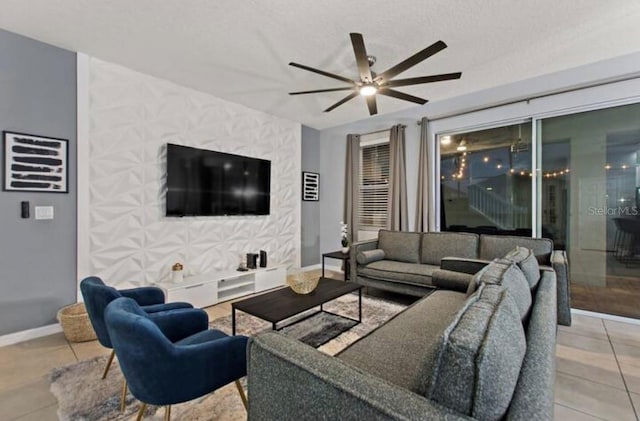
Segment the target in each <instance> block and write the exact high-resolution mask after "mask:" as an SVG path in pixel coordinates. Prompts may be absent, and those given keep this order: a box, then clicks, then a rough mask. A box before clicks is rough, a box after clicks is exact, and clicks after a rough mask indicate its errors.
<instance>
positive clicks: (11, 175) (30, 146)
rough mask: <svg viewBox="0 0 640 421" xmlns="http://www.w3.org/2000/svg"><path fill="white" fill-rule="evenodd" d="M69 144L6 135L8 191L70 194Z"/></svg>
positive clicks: (17, 134)
mask: <svg viewBox="0 0 640 421" xmlns="http://www.w3.org/2000/svg"><path fill="white" fill-rule="evenodd" d="M68 148H69V142H68V141H67V140H66V139H56V138H52V137H45V136H33V135H30V134H24V133H14V132H4V184H3V190H5V191H32V192H53V193H67V192H68V189H67V186H68V180H67V171H68V170H67V166H68V162H67V161H68Z"/></svg>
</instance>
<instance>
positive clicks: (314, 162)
mask: <svg viewBox="0 0 640 421" xmlns="http://www.w3.org/2000/svg"><path fill="white" fill-rule="evenodd" d="M302 171H310V172H320V131H318V130H316V129H312V128H311V127H307V126H302ZM328 186H329V185H328V184H326V183H325V181H324V180H323V179H322V178H321V179H320V200H322V195H323V194H325V192H326V188H327V187H328ZM301 211H302V218H301V223H302V229H301V232H302V238H301V241H300V245H301V247H300V249H301V250H300V251H301V254H302V256H301V257H302V258H301V265H302V267H305V266H311V265H315V264H318V263H320V202H305V201H303V202H302V209H301Z"/></svg>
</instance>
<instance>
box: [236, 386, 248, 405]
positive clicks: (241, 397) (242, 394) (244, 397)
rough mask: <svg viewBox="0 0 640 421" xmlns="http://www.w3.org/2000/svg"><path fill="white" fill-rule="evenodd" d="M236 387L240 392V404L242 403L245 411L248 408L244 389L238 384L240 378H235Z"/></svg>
mask: <svg viewBox="0 0 640 421" xmlns="http://www.w3.org/2000/svg"><path fill="white" fill-rule="evenodd" d="M236 387H237V388H238V393H239V394H240V399H242V404H243V405H244V409H245V411H246V410H247V409H248V405H247V396H246V395H245V394H244V389H243V388H242V385H241V384H240V380H236Z"/></svg>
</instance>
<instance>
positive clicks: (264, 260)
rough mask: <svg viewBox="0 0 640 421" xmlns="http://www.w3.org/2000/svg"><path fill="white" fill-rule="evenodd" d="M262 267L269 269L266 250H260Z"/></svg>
mask: <svg viewBox="0 0 640 421" xmlns="http://www.w3.org/2000/svg"><path fill="white" fill-rule="evenodd" d="M260 267H261V268H266V267H267V252H266V251H264V250H260Z"/></svg>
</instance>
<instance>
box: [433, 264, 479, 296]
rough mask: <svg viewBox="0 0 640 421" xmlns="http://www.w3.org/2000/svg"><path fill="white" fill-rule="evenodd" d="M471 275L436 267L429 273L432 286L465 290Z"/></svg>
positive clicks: (471, 277)
mask: <svg viewBox="0 0 640 421" xmlns="http://www.w3.org/2000/svg"><path fill="white" fill-rule="evenodd" d="M472 279H473V275H470V274H468V273H464V272H454V271H452V270H445V269H436V270H434V271H433V274H431V282H432V283H433V286H435V287H436V288H439V289H447V290H451V291H460V292H466V291H467V288H469V282H471V280H472Z"/></svg>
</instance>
